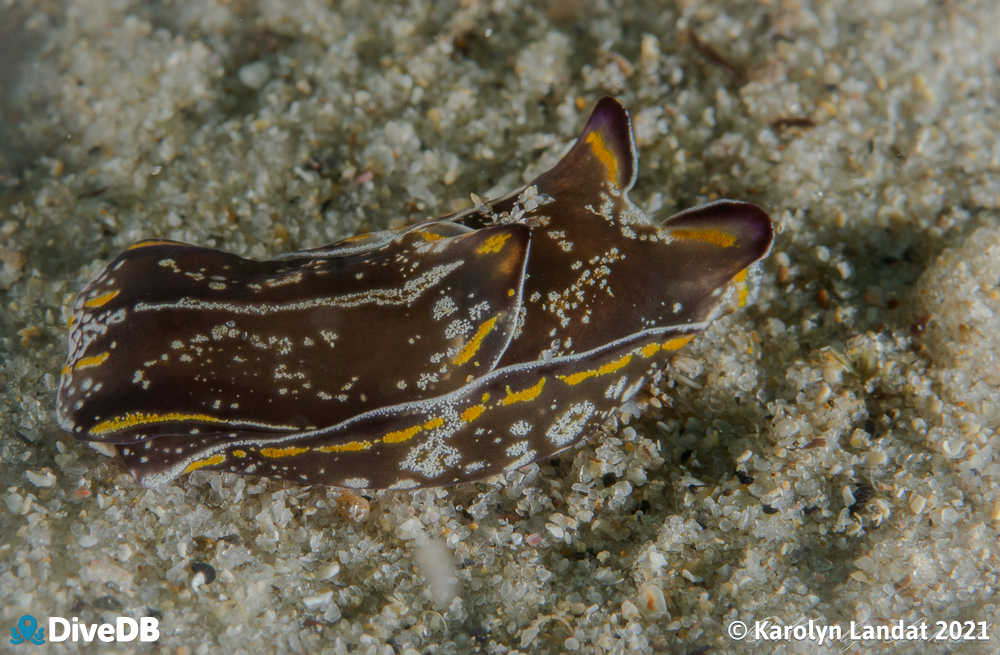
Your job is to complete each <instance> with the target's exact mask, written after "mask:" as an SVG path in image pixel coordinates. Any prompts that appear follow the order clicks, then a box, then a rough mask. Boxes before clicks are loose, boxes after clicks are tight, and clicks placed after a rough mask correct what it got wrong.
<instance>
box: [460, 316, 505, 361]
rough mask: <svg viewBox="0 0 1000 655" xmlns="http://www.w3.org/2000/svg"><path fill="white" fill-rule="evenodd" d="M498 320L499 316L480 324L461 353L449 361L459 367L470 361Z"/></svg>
mask: <svg viewBox="0 0 1000 655" xmlns="http://www.w3.org/2000/svg"><path fill="white" fill-rule="evenodd" d="M498 318H500V317H499V315H498V316H494V317H493V318H491V319H489V320H488V321H484V322H483V323H481V324H480V325H479V329H478V330H476V333H475V334H474V335H472V338H471V339H469V342H468V343H467V344H465V347H463V348H462V350H461V352H459V353H458V354H457V355H455V357H454V358H453V359H452V360H451V363H452V364H455V365H456V366H461V365H462V364H464V363H466V362H467V361H469V360H470V359H472V358H473V357H474V356H475V354H476V353H477V352H479V349H480V348H481V347H482V345H483V340H484V339H485V338H486V336H487V335H488V334H489V333H490V332H492V331H493V328H494V327H496V324H497V319H498Z"/></svg>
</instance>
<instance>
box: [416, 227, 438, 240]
mask: <svg viewBox="0 0 1000 655" xmlns="http://www.w3.org/2000/svg"><path fill="white" fill-rule="evenodd" d="M417 234H419V235H420V238H422V239H423V240H424V241H440V240H441V239H443V238H444V237H443V236H442V235H440V234H434V233H433V232H428V231H427V230H420V231H418V232H417Z"/></svg>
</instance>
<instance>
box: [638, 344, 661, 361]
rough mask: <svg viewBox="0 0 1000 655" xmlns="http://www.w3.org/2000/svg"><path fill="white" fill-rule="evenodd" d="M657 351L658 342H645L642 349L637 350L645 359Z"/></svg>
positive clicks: (658, 349) (658, 347) (658, 350)
mask: <svg viewBox="0 0 1000 655" xmlns="http://www.w3.org/2000/svg"><path fill="white" fill-rule="evenodd" d="M658 352H660V344H658V343H647V344H646V345H645V346H643V347H642V350H640V351H639V353H640V354H642V356H643V357H645V358H646V359H649V358H650V357H652V356H653V355H655V354H656V353H658Z"/></svg>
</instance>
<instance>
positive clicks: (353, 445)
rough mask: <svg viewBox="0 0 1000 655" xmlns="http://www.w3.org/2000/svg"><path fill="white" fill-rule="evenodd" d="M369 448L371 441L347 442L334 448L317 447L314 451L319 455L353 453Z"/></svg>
mask: <svg viewBox="0 0 1000 655" xmlns="http://www.w3.org/2000/svg"><path fill="white" fill-rule="evenodd" d="M371 447H372V442H371V441H348V442H347V443H343V444H337V445H335V446H318V447H317V448H315V449H314V450H315V451H316V452H320V453H354V452H358V451H360V450H368V449H369V448H371Z"/></svg>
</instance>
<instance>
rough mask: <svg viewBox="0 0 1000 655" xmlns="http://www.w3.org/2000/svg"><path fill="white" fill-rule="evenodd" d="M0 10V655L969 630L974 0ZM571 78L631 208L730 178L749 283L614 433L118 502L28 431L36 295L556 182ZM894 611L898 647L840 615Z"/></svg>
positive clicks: (988, 39) (977, 57) (992, 158)
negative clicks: (464, 480)
mask: <svg viewBox="0 0 1000 655" xmlns="http://www.w3.org/2000/svg"><path fill="white" fill-rule="evenodd" d="M293 5H294V7H293ZM0 12H2V13H3V15H4V18H3V20H2V21H0V22H2V26H0V43H4V44H6V45H5V47H4V49H2V50H0V85H2V87H3V89H4V92H3V94H2V96H3V97H2V98H0V118H2V121H0V294H2V299H3V303H4V311H3V312H0V480H2V485H0V496H2V500H3V502H2V503H0V535H2V536H0V590H2V591H0V594H2V596H3V603H2V615H0V628H3V630H4V635H5V636H4V639H3V641H2V642H0V643H2V644H3V647H4V648H8V647H9V648H11V649H13V650H12V651H11V652H18V653H28V652H34V651H33V649H34V650H38V651H39V652H40V650H39V649H42V648H44V647H31V646H28V645H19V646H12V645H9V643H8V640H7V638H6V631H7V629H8V628H9V627H14V626H16V625H17V623H18V620H19V618H20V617H21V616H22V615H24V614H32V615H34V616H36V617H38V618H39V620H42V621H44V620H45V619H46V618H47V617H49V616H62V617H73V616H76V617H79V619H80V621H81V622H84V623H88V624H93V623H104V622H113V621H114V620H115V618H116V617H119V616H127V617H136V618H138V617H141V616H153V617H156V618H157V619H158V621H159V630H160V640H159V642H158V644H157V645H155V646H154V645H137V644H134V643H129V644H118V645H111V646H108V645H105V644H92V645H89V646H88V645H84V644H79V643H78V644H76V645H75V646H74V647H75V648H77V649H79V650H80V651H81V652H102V653H106V652H132V651H134V650H140V651H143V650H145V651H150V652H153V651H156V652H169V653H179V654H181V653H183V654H187V653H206V654H208V653H218V652H220V651H224V652H227V653H232V654H233V655H236V654H238V653H261V652H310V653H313V652H329V653H346V652H352V653H371V654H379V655H381V654H390V653H392V654H404V653H405V654H407V655H409V654H413V653H423V652H433V653H470V652H480V653H498V654H499V653H515V652H523V653H536V652H538V653H545V652H581V653H661V652H678V653H680V652H687V653H706V652H712V653H716V652H718V653H727V652H773V653H810V654H812V653H839V652H842V651H843V650H844V649H845V648H848V647H851V646H852V647H853V648H855V649H856V651H854V652H876V653H878V652H958V653H978V652H982V653H988V652H995V651H996V650H997V647H998V646H997V640H998V639H1000V633H998V632H997V631H996V629H995V624H996V623H997V622H998V618H1000V616H998V615H1000V612H998V608H997V600H996V589H997V582H998V581H997V571H998V567H1000V562H998V552H1000V551H998V548H997V540H998V536H1000V535H998V528H1000V465H998V461H1000V455H998V453H997V452H996V451H997V445H996V436H997V429H998V425H1000V360H998V357H1000V355H998V353H1000V220H998V219H1000V211H998V207H1000V142H998V134H1000V107H998V105H1000V85H998V80H1000V72H998V69H1000V40H998V39H997V38H996V35H995V30H994V29H992V28H991V27H990V26H996V25H1000V10H998V5H997V4H996V3H995V2H990V1H986V0H984V1H981V2H964V3H936V4H933V5H928V4H927V3H924V2H915V1H914V2H889V1H884V2H878V1H875V2H839V1H831V2H821V3H813V4H810V3H800V2H794V1H790V2H761V3H758V4H754V5H750V4H749V3H747V4H746V5H741V6H740V7H739V8H735V7H734V6H731V3H725V2H679V3H676V4H674V3H655V2H647V3H611V2H594V3H584V2H581V1H579V0H561V1H559V0H553V1H552V2H549V3H544V2H543V3H521V2H515V1H509V2H508V1H504V0H498V1H496V2H492V3H491V2H476V1H475V0H467V1H463V2H459V3H448V4H446V3H434V2H429V1H424V0H414V1H413V2H409V3H406V4H405V5H398V4H397V3H381V2H343V3H327V2H309V1H304V2H298V3H281V2H259V3H254V2H219V3H176V4H174V3H164V4H156V5H150V4H148V3H141V2H135V3H129V2H114V3H112V2H97V1H81V2H73V3H65V4H63V3H56V2H27V1H25V2H11V1H9V0H8V1H7V2H3V3H2V8H0ZM606 93H610V94H613V95H616V96H618V97H620V98H621V99H622V100H623V101H624V102H625V103H626V104H627V105H628V106H629V108H630V109H631V110H632V113H633V120H634V124H635V130H636V138H637V142H638V146H639V151H640V152H639V156H640V169H639V178H638V181H637V184H636V187H635V189H634V190H633V192H632V196H631V197H632V199H633V200H634V201H635V202H636V203H637V204H639V205H640V206H642V207H643V208H644V209H645V210H646V211H647V212H648V213H650V214H651V215H652V216H654V217H660V218H663V217H666V216H668V215H669V214H671V213H673V212H675V211H678V210H680V209H683V208H685V207H689V206H692V205H695V204H699V203H701V202H705V201H708V200H712V199H715V198H719V197H730V198H737V199H741V200H748V201H751V202H755V203H757V204H759V205H761V206H762V207H765V208H766V209H767V210H768V211H769V212H770V213H771V215H772V217H773V218H774V219H775V222H776V224H777V225H778V230H779V232H778V235H777V239H776V243H775V248H774V251H773V253H772V254H771V256H770V258H769V259H767V260H766V261H765V262H764V264H763V266H762V278H761V281H760V285H759V291H758V299H757V302H756V304H755V305H754V306H753V307H751V308H749V309H748V310H746V311H743V312H741V313H738V314H734V315H731V316H728V317H726V318H724V319H722V320H719V321H717V322H716V323H714V324H713V325H712V326H711V328H710V329H709V330H708V331H706V333H705V334H703V335H702V336H701V337H700V338H699V339H697V340H695V341H694V342H693V343H692V344H691V345H690V346H688V347H687V348H685V350H684V351H682V354H681V355H679V356H678V357H677V358H676V359H675V360H674V362H673V364H672V366H671V368H670V370H669V371H668V372H667V374H666V375H665V377H664V379H663V380H662V381H661V383H660V387H661V390H662V391H664V392H665V394H666V397H662V398H661V397H656V398H652V399H650V401H649V402H648V403H647V405H646V407H645V410H644V411H643V412H642V413H641V414H639V415H637V416H633V415H629V416H628V417H627V419H623V420H622V421H620V422H619V425H618V426H617V428H614V429H607V430H603V431H602V430H597V431H594V432H593V434H591V435H590V436H589V437H588V438H587V439H586V440H585V441H584V442H583V443H582V445H581V446H580V448H578V449H574V450H571V451H568V452H567V453H564V454H562V455H560V456H559V457H557V458H556V459H555V460H551V461H547V462H543V463H541V464H536V465H533V466H531V467H528V468H527V469H524V470H521V471H517V472H515V473H511V474H509V475H506V476H503V477H501V478H494V479H490V480H486V481H483V482H479V483H472V484H463V485H459V486H456V487H453V488H447V489H431V490H424V491H418V492H412V493H401V492H379V493H356V492H344V491H342V490H338V489H330V488H323V487H297V486H293V485H288V484H285V483H281V482H273V481H267V480H260V479H254V478H243V477H238V476H235V475H231V474H219V473H209V472H195V473H194V474H191V475H189V476H185V477H183V478H181V479H180V480H178V481H176V482H174V483H173V484H170V485H167V486H165V487H162V488H159V489H155V490H147V489H144V488H142V487H141V486H139V485H138V484H136V482H135V481H134V480H133V479H132V478H131V477H130V476H129V475H128V474H127V473H126V472H125V471H124V469H123V468H122V466H121V464H120V463H119V462H118V461H117V459H115V458H113V457H111V456H109V455H113V453H112V452H110V451H109V450H108V449H100V450H95V449H91V448H90V447H88V446H87V445H86V444H85V443H82V442H78V441H76V440H74V439H73V438H71V437H69V436H68V435H66V434H63V433H62V432H61V431H60V430H59V428H58V426H57V425H56V423H55V418H54V404H55V390H56V387H57V385H58V379H59V371H60V368H61V366H62V363H63V358H64V356H65V348H66V345H65V339H66V336H65V323H66V320H67V318H68V311H67V309H68V306H69V303H70V301H71V300H72V298H73V296H74V294H75V293H76V292H77V291H78V290H79V289H80V288H81V287H82V286H83V284H85V283H86V281H88V280H89V279H91V278H92V277H93V276H94V275H96V274H97V272H99V271H100V270H101V269H102V268H103V266H104V265H105V264H106V263H107V262H108V261H109V260H110V259H111V258H113V257H114V256H115V255H116V254H117V253H118V252H119V251H121V250H122V249H123V248H125V247H127V245H128V244H130V243H132V242H134V241H138V240H140V239H143V238H148V237H153V236H157V237H165V238H170V239H177V240H182V241H189V242H192V243H197V244H201V245H208V246H215V247H219V248H223V249H226V250H229V251H231V252H235V253H238V254H240V255H243V256H247V257H258V258H264V257H268V256H270V255H275V254H278V253H281V252H285V251H289V250H295V249H301V248H309V247H316V246H320V245H323V244H324V243H328V242H331V241H334V240H337V239H340V238H343V237H345V236H349V235H351V234H354V233H356V232H359V231H368V230H375V229H384V228H387V227H399V226H402V225H406V224H409V223H412V222H415V221H417V220H419V219H421V218H425V217H428V216H434V215H438V214H442V213H447V212H450V211H454V210H456V209H460V208H462V207H465V206H467V204H468V203H469V193H470V192H475V193H477V194H478V195H480V196H482V197H489V196H490V195H491V193H495V192H497V191H507V190H510V189H513V188H516V187H517V186H519V185H521V184H523V183H524V182H525V181H527V180H529V179H531V178H532V177H533V176H534V175H535V174H537V173H539V172H540V171H542V170H544V169H545V168H546V167H547V166H549V165H551V164H552V163H553V162H554V161H555V160H556V159H557V158H558V157H559V155H560V154H561V152H562V151H563V150H564V148H565V147H566V145H567V144H568V142H569V141H570V140H571V139H572V137H573V136H574V135H575V134H576V131H577V130H578V129H579V127H580V125H581V123H582V121H583V120H584V119H585V118H586V115H587V112H588V110H589V108H590V107H591V105H592V104H593V102H594V101H595V100H596V99H597V98H598V97H600V96H601V95H604V94H606ZM736 621H741V622H743V624H745V625H746V626H748V629H749V630H750V634H749V635H748V636H747V637H746V638H744V639H735V638H734V637H733V635H734V633H733V629H734V628H733V626H734V625H736V624H734V622H736ZM761 621H766V622H767V623H766V626H769V628H768V629H770V628H771V627H779V628H782V629H781V630H779V632H778V633H773V632H769V633H766V634H765V635H764V636H763V637H762V636H761V635H760V634H759V633H757V632H755V631H754V628H755V626H758V625H760V624H759V622H761ZM938 621H946V622H947V621H972V622H985V624H986V625H987V628H986V629H985V633H981V632H978V631H973V633H972V634H973V636H976V637H978V636H979V635H981V634H985V636H987V637H988V638H989V640H982V639H969V640H961V641H949V640H935V639H932V638H931V637H933V636H934V635H935V633H936V629H935V628H936V625H937V622H938ZM755 622H757V623H755ZM852 622H853V624H852ZM899 623H902V624H904V626H914V625H915V626H920V625H921V624H926V625H927V626H928V631H929V633H930V634H929V636H928V637H927V638H916V639H909V640H907V639H904V637H905V632H904V633H900V635H899V636H898V638H897V637H893V636H892V635H890V637H889V638H886V639H881V638H878V637H877V636H874V635H876V633H875V632H872V633H865V634H870V635H873V638H871V639H864V638H862V637H858V639H859V640H855V637H854V636H851V635H850V634H849V631H848V629H849V627H850V626H852V625H857V626H865V625H867V626H873V627H878V626H887V628H886V630H889V629H890V628H892V627H893V626H895V625H896V624H899ZM973 625H978V624H975V623H974V624H973ZM795 626H804V627H806V628H807V629H805V630H802V629H800V630H798V631H796V630H795ZM813 626H815V628H816V630H820V629H821V628H822V627H824V626H827V627H830V626H840V627H842V629H843V633H844V635H842V636H841V638H840V639H829V638H827V639H825V640H824V641H823V643H819V642H820V640H819V638H818V636H817V633H816V632H813V631H811V630H809V629H808V628H811V627H813ZM785 627H787V628H789V629H788V630H785V629H784V628H785ZM737 632H738V631H737ZM775 634H777V638H776V639H771V638H770V637H771V635H775ZM859 634H860V633H859ZM886 634H888V633H886ZM799 635H801V637H800V636H799ZM829 635H830V633H827V637H829ZM962 635H963V636H966V635H967V633H966V632H964V631H962ZM737 636H738V635H737ZM764 640H766V643H764ZM0 650H2V649H0Z"/></svg>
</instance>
